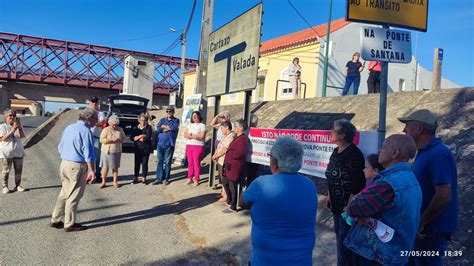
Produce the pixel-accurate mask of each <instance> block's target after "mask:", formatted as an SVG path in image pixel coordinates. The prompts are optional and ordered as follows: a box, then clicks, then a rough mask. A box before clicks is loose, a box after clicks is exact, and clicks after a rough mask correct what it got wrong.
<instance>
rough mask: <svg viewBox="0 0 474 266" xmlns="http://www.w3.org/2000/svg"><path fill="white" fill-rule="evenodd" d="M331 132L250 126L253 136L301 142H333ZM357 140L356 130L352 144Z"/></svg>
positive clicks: (358, 138) (358, 135)
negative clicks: (286, 138) (284, 138)
mask: <svg viewBox="0 0 474 266" xmlns="http://www.w3.org/2000/svg"><path fill="white" fill-rule="evenodd" d="M331 134H332V131H331V130H299V129H270V128H253V127H252V128H250V137H254V138H265V139H276V138H278V137H290V138H292V139H295V140H298V141H303V142H314V143H327V144H334V143H333V142H332V137H331ZM359 140H360V133H359V132H357V133H356V136H355V138H354V144H356V145H358V144H359Z"/></svg>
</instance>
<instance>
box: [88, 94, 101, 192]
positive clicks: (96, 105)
mask: <svg viewBox="0 0 474 266" xmlns="http://www.w3.org/2000/svg"><path fill="white" fill-rule="evenodd" d="M87 102H88V103H89V106H90V108H91V109H92V110H95V111H97V114H98V115H97V116H98V118H99V120H98V121H97V124H96V125H95V126H93V127H91V132H92V137H93V138H94V155H95V160H96V161H95V178H96V180H97V182H98V183H100V182H102V178H101V177H100V166H99V163H100V141H99V140H100V133H101V132H102V124H103V123H104V121H105V113H104V112H101V111H99V109H100V101H99V98H97V97H96V96H92V97H91V98H89V100H88V101H87Z"/></svg>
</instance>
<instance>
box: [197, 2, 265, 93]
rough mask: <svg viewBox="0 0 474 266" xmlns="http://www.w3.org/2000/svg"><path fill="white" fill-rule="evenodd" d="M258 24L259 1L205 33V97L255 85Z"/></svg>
mask: <svg viewBox="0 0 474 266" xmlns="http://www.w3.org/2000/svg"><path fill="white" fill-rule="evenodd" d="M261 25H262V4H261V3H260V4H258V5H256V6H255V7H253V8H252V9H250V10H248V11H247V12H245V13H243V14H241V15H240V16H238V17H237V18H235V19H234V20H232V21H231V22H229V23H227V24H226V25H224V26H222V27H221V28H219V29H218V30H216V31H214V32H212V33H211V34H210V35H209V58H208V66H207V87H206V95H207V96H216V95H222V94H228V93H234V92H238V91H245V90H252V89H254V88H255V87H256V86H257V74H258V56H259V49H260V30H261Z"/></svg>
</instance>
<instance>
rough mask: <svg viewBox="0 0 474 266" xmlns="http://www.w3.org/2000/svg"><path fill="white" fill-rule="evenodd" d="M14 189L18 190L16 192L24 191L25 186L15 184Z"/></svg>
mask: <svg viewBox="0 0 474 266" xmlns="http://www.w3.org/2000/svg"><path fill="white" fill-rule="evenodd" d="M15 190H16V191H18V192H23V191H25V188H24V187H22V186H16V188H15Z"/></svg>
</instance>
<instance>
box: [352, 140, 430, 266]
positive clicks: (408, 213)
mask: <svg viewBox="0 0 474 266" xmlns="http://www.w3.org/2000/svg"><path fill="white" fill-rule="evenodd" d="M415 155H416V145H415V142H414V141H413V140H412V139H411V138H410V137H408V136H405V135H401V134H395V135H391V136H390V137H388V138H387V139H386V140H385V141H384V143H383V145H382V148H381V149H380V154H379V163H380V164H381V165H383V167H385V170H383V171H382V172H380V173H379V174H378V175H377V176H376V177H375V178H374V180H373V182H372V183H371V184H369V185H367V186H366V187H365V188H364V189H363V190H362V191H361V192H359V193H358V194H357V195H355V196H354V198H353V199H352V200H351V201H350V202H349V204H348V205H347V208H346V212H347V214H348V215H349V216H351V217H355V218H357V224H355V225H353V226H352V227H351V229H350V231H349V233H348V234H347V237H346V239H345V241H344V245H345V246H346V247H347V248H348V249H350V250H351V251H352V252H353V254H352V258H351V260H352V263H351V264H350V265H356V266H371V265H405V264H406V263H407V262H408V257H407V256H403V255H401V254H403V252H408V254H410V251H411V250H412V248H413V242H414V241H415V236H416V232H417V229H418V224H419V222H420V208H421V189H420V185H419V184H418V181H417V180H416V177H415V175H414V174H413V171H412V170H411V167H410V165H409V164H408V161H409V160H410V159H412V158H413V157H415ZM369 218H376V219H378V220H381V221H382V222H383V223H384V224H386V225H388V226H390V227H391V228H393V229H394V230H395V233H394V235H393V238H392V239H391V240H390V241H388V242H383V241H381V240H380V239H379V238H378V237H377V236H376V235H375V232H374V229H375V224H374V223H373V220H371V219H369Z"/></svg>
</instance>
